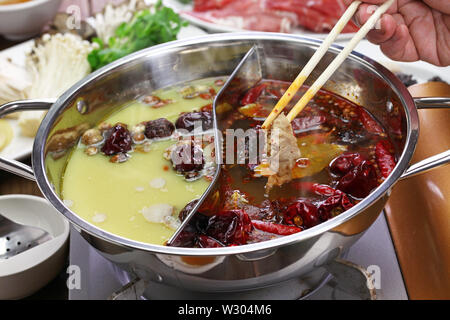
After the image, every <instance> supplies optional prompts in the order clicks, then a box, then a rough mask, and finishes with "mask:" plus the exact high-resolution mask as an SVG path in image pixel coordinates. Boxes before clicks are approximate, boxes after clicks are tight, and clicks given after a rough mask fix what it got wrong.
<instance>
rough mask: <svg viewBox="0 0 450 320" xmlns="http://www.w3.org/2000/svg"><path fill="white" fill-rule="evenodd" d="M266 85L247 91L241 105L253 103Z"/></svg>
mask: <svg viewBox="0 0 450 320" xmlns="http://www.w3.org/2000/svg"><path fill="white" fill-rule="evenodd" d="M267 85H268V84H267V83H262V84H260V85H258V86H256V87H253V88H251V89H250V90H248V91H247V93H246V94H245V95H244V97H243V98H242V100H241V105H243V106H245V105H247V104H250V103H254V102H255V101H256V100H257V99H258V98H259V96H260V95H261V94H262V92H263V91H264V89H265V88H266V87H267Z"/></svg>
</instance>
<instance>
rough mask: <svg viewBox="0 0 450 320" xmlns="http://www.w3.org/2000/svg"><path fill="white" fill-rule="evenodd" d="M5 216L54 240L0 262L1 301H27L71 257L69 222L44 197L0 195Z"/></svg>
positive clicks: (55, 274)
mask: <svg viewBox="0 0 450 320" xmlns="http://www.w3.org/2000/svg"><path fill="white" fill-rule="evenodd" d="M0 210H1V212H2V214H3V215H4V216H5V217H7V218H8V219H11V220H13V221H14V222H17V223H21V224H25V225H30V226H35V227H39V228H42V229H44V230H46V231H48V232H49V233H50V234H51V235H52V237H53V239H51V240H49V241H47V242H45V243H43V244H41V245H39V246H36V247H34V248H31V249H29V250H27V251H25V252H22V253H20V254H18V255H16V256H14V257H12V258H9V259H7V260H1V261H0V299H1V300H5V299H21V298H25V297H27V296H29V295H31V294H33V293H35V292H36V291H38V290H39V289H41V288H42V287H44V286H45V285H46V284H48V283H49V282H50V281H51V280H53V279H54V278H55V277H56V276H57V275H58V274H59V273H60V272H61V270H62V268H63V267H64V265H65V263H66V260H67V254H68V242H67V240H68V237H69V223H68V221H67V220H66V219H65V218H64V217H63V216H62V215H61V214H60V213H58V211H56V210H55V209H54V208H53V207H52V206H51V205H50V204H49V203H48V202H47V200H45V199H44V198H40V197H36V196H29V195H8V196H0Z"/></svg>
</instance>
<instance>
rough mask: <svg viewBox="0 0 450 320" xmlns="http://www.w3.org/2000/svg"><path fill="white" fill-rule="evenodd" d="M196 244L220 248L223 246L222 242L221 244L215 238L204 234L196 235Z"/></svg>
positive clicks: (201, 246)
mask: <svg viewBox="0 0 450 320" xmlns="http://www.w3.org/2000/svg"><path fill="white" fill-rule="evenodd" d="M197 244H198V246H199V247H200V248H221V247H224V245H223V244H221V243H220V242H219V241H217V240H216V239H213V238H211V237H208V236H205V235H199V236H198V237H197Z"/></svg>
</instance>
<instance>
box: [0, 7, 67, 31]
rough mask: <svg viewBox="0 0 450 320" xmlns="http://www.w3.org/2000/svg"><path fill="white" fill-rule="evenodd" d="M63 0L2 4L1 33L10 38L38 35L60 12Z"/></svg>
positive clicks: (0, 15) (0, 14) (0, 11)
mask: <svg viewBox="0 0 450 320" xmlns="http://www.w3.org/2000/svg"><path fill="white" fill-rule="evenodd" d="M60 4H61V0H31V1H29V2H24V3H19V4H10V5H0V34H1V35H3V36H4V37H5V38H7V39H10V40H23V39H27V38H30V37H32V36H35V35H37V34H38V33H39V32H40V31H41V30H42V27H43V26H44V25H45V24H46V23H47V22H49V21H51V20H52V19H53V17H54V16H55V14H56V13H57V12H58V9H59V6H60Z"/></svg>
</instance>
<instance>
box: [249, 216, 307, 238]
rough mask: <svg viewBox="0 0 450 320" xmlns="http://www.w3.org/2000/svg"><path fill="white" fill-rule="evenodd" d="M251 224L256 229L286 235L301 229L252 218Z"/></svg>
mask: <svg viewBox="0 0 450 320" xmlns="http://www.w3.org/2000/svg"><path fill="white" fill-rule="evenodd" d="M252 225H253V226H254V227H255V228H256V229H258V230H261V231H265V232H269V233H273V234H278V235H280V236H288V235H290V234H294V233H298V232H300V231H302V229H301V228H298V227H294V226H286V225H284V224H278V223H273V222H267V221H261V220H252Z"/></svg>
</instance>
